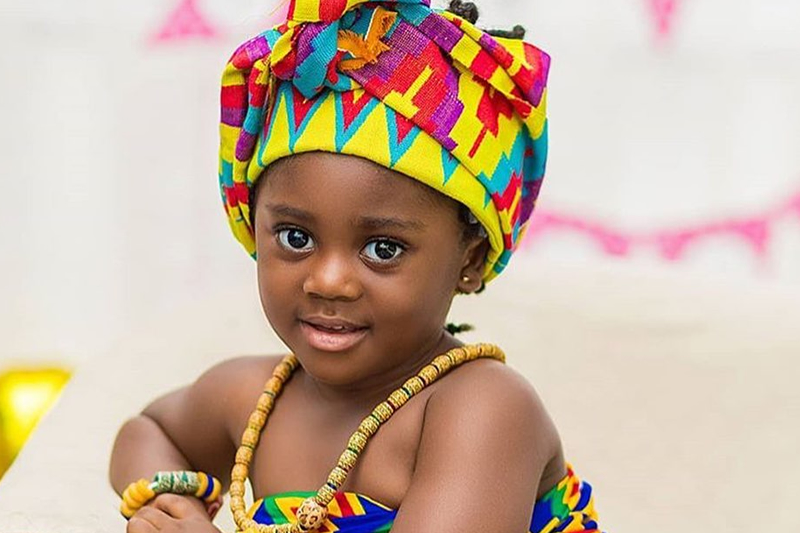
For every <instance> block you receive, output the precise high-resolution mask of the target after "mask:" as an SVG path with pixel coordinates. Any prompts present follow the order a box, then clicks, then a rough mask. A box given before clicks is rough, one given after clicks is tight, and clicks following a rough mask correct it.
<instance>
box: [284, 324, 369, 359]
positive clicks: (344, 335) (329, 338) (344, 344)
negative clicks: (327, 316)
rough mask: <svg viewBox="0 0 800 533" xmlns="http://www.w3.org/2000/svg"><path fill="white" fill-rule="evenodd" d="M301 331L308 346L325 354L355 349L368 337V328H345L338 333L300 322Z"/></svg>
mask: <svg viewBox="0 0 800 533" xmlns="http://www.w3.org/2000/svg"><path fill="white" fill-rule="evenodd" d="M300 329H301V330H302V331H303V335H305V337H306V341H307V342H308V344H309V345H310V346H311V347H312V348H315V349H317V350H320V351H323V352H344V351H346V350H349V349H351V348H353V347H354V346H355V345H356V344H358V343H359V342H360V341H361V340H362V339H363V338H364V337H365V336H366V335H367V328H344V329H342V330H341V331H336V330H335V329H330V328H327V327H324V326H321V325H316V324H312V323H309V322H305V321H300Z"/></svg>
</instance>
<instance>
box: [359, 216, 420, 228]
mask: <svg viewBox="0 0 800 533" xmlns="http://www.w3.org/2000/svg"><path fill="white" fill-rule="evenodd" d="M358 225H359V226H360V227H362V228H365V229H370V230H382V229H401V230H416V231H419V230H421V229H423V228H425V223H424V222H421V221H419V220H405V219H402V218H394V217H359V219H358Z"/></svg>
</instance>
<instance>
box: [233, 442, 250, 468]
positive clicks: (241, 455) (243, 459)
mask: <svg viewBox="0 0 800 533" xmlns="http://www.w3.org/2000/svg"><path fill="white" fill-rule="evenodd" d="M252 460H253V449H252V448H245V447H243V446H240V447H239V449H238V450H236V463H238V464H244V465H249V464H250V462H251V461H252Z"/></svg>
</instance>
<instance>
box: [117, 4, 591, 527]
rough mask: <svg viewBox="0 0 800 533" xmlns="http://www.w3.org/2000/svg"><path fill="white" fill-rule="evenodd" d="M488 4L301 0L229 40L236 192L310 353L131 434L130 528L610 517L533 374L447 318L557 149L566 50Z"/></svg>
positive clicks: (291, 341) (124, 480) (178, 399)
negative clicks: (557, 92)
mask: <svg viewBox="0 0 800 533" xmlns="http://www.w3.org/2000/svg"><path fill="white" fill-rule="evenodd" d="M476 19H477V11H476V10H475V6H474V5H472V4H461V2H459V1H454V2H452V3H451V5H450V9H449V10H448V11H438V10H433V9H431V8H430V6H429V0H394V1H387V0H385V1H381V2H371V1H367V0H294V1H293V2H292V3H291V4H290V9H289V15H288V20H287V21H286V23H284V24H282V25H281V26H278V27H277V28H274V29H272V30H269V31H267V32H265V33H263V34H262V35H260V36H258V37H256V38H255V39H252V40H251V41H248V42H247V43H245V44H244V45H243V46H242V47H240V48H239V49H238V50H237V51H236V53H235V54H234V55H233V58H232V59H231V62H230V63H229V65H228V67H227V69H226V71H225V74H224V77H223V88H222V126H221V137H222V142H221V162H220V182H221V190H222V194H223V198H224V201H225V206H226V210H227V213H228V215H229V220H230V223H231V227H232V228H233V231H234V233H235V235H236V237H237V238H238V239H239V240H240V241H241V242H242V244H243V245H244V246H245V248H246V249H247V250H248V252H250V253H251V254H252V255H253V256H254V257H255V258H256V260H257V270H258V287H259V294H260V296H261V302H262V305H263V308H264V312H265V314H266V317H267V319H268V320H269V322H270V324H271V326H272V327H273V328H274V330H275V332H276V333H277V335H278V336H279V337H280V338H281V339H282V340H283V342H284V343H285V344H286V346H287V347H288V348H289V349H290V350H291V354H292V355H289V356H285V357H249V358H240V359H235V360H231V361H227V362H224V363H222V364H220V365H218V366H216V367H214V368H212V369H211V370H209V371H208V372H206V373H205V374H204V375H203V376H201V377H200V378H199V379H198V380H197V382H196V383H194V384H192V385H190V386H188V387H185V388H183V389H180V390H178V391H175V392H173V393H171V394H168V395H166V396H164V397H162V398H160V399H158V400H156V401H155V402H153V403H152V404H151V405H150V406H149V407H147V408H146V409H145V410H144V412H143V413H142V414H141V415H139V416H137V417H136V418H134V419H132V420H130V421H128V422H127V423H126V424H125V425H124V427H123V428H122V429H121V431H120V433H119V435H118V438H117V441H116V444H115V448H114V451H113V455H112V458H111V482H112V484H113V486H114V488H115V489H116V490H117V491H118V492H119V493H123V504H122V511H123V514H125V515H126V516H127V517H129V518H130V521H129V522H128V531H129V532H130V533H145V532H152V531H167V532H168V531H192V532H194V533H201V532H203V531H208V532H213V531H217V530H216V529H215V527H214V526H213V525H212V523H211V520H212V518H213V515H214V513H215V512H216V511H217V509H218V508H219V505H220V498H219V495H220V492H221V491H222V490H225V489H229V491H230V495H231V510H232V512H233V515H234V519H235V521H236V524H237V526H238V528H239V530H241V531H247V532H249V533H254V532H257V531H264V532H266V531H293V532H299V531H320V532H321V531H339V532H342V533H367V532H386V531H389V530H390V529H391V531H392V533H424V532H435V533H448V532H456V531H459V532H460V531H464V530H470V531H487V532H497V533H505V532H507V533H521V532H527V531H532V532H537V533H538V532H551V531H595V530H596V528H597V525H596V522H595V520H596V517H595V514H594V510H593V505H592V498H591V489H590V487H589V485H587V484H585V483H582V482H580V481H579V480H578V478H577V477H576V476H575V474H574V473H573V472H572V470H571V469H570V468H569V466H568V465H567V464H566V463H565V461H564V458H563V456H562V450H561V444H560V441H559V437H558V434H557V432H556V430H555V428H554V426H553V423H552V422H551V420H550V418H549V417H548V415H547V412H546V411H545V409H544V407H543V406H542V404H541V401H540V400H539V398H538V397H537V396H536V394H535V393H534V391H533V389H532V388H531V387H530V385H529V384H528V383H527V382H526V381H525V380H524V379H522V378H521V377H520V376H519V375H518V374H517V373H516V372H514V371H513V370H511V369H510V368H508V367H506V366H505V365H503V364H502V362H503V360H504V356H503V353H502V352H501V351H500V349H499V348H497V347H495V346H491V345H476V346H463V345H462V344H461V343H460V342H459V341H458V340H457V339H455V338H454V336H453V335H452V334H451V333H453V332H454V330H455V329H457V328H453V327H445V321H446V317H447V314H448V310H449V308H450V305H451V302H452V299H453V296H454V295H455V294H469V293H475V292H478V291H480V290H481V289H482V288H483V286H484V284H485V283H486V282H488V281H490V280H491V279H492V278H494V277H495V276H496V275H498V274H499V273H500V272H501V271H502V270H503V268H504V267H505V266H506V264H507V263H508V260H509V258H510V256H511V254H512V252H513V250H514V249H515V247H516V246H517V244H518V243H519V241H520V239H521V238H522V236H523V234H524V228H525V225H526V223H527V220H528V218H529V217H530V214H531V211H532V210H533V206H534V203H535V199H536V196H537V194H538V191H539V186H540V184H541V179H542V176H543V174H544V166H545V159H546V147H547V144H546V139H547V124H546V118H545V99H546V91H545V83H546V78H547V70H548V66H549V58H548V56H547V55H546V54H544V53H543V52H541V51H540V50H538V49H537V48H535V47H533V46H531V45H529V44H527V43H524V42H523V41H522V40H521V37H522V36H523V34H524V30H522V29H521V28H519V27H517V28H515V30H514V31H513V32H484V31H482V30H479V29H478V28H476V27H475V26H474V25H473V24H474V22H475V21H476ZM158 471H162V473H160V474H157V475H156V477H155V478H153V476H154V474H155V473H156V472H158ZM163 471H173V472H163ZM140 478H142V479H140ZM137 479H140V480H139V481H138V482H136V481H135V480H137ZM246 479H249V480H250V482H251V483H252V488H253V492H254V494H255V496H256V497H257V498H259V499H258V501H257V502H256V504H254V505H253V506H251V507H249V509H248V507H246V505H245V503H244V501H243V494H244V483H245V481H246ZM126 487H127V489H126Z"/></svg>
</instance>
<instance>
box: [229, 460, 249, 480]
mask: <svg viewBox="0 0 800 533" xmlns="http://www.w3.org/2000/svg"><path fill="white" fill-rule="evenodd" d="M248 470H249V469H248V468H247V465H243V464H235V465H233V470H232V471H231V478H232V479H241V480H244V479H247V473H248Z"/></svg>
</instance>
